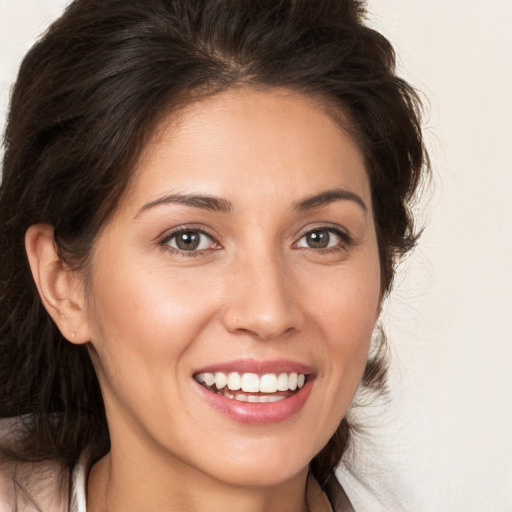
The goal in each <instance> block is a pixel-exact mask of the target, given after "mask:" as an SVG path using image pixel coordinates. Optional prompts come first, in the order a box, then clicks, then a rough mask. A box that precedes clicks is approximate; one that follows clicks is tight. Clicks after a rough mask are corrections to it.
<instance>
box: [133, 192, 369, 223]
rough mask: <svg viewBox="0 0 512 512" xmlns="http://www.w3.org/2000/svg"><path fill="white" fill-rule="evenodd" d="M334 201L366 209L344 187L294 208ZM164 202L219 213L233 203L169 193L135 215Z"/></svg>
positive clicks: (296, 204) (299, 209) (323, 204)
mask: <svg viewBox="0 0 512 512" xmlns="http://www.w3.org/2000/svg"><path fill="white" fill-rule="evenodd" d="M335 201H353V202H355V203H356V204H357V205H359V206H360V207H361V208H362V209H363V211H365V212H366V211H368V208H367V207H366V204H365V202H364V201H363V200H362V199H361V197H360V196H358V195H357V194H355V193H354V192H351V191H350V190H344V189H333V190H327V191H325V192H321V193H320V194H315V195H314V196H310V197H306V198H305V199H303V200H301V201H299V202H297V203H295V205H294V209H295V210H298V211H304V210H312V209H313V208H319V207H321V206H325V205H328V204H330V203H333V202H335ZM164 204H183V205H186V206H192V207H194V208H201V209H203V210H210V211H213V212H219V213H226V214H229V213H232V212H233V204H232V203H231V201H228V200H227V199H222V198H220V197H215V196H206V195H193V194H170V195H167V196H163V197H160V198H158V199H155V200H154V201H150V202H149V203H146V204H145V205H144V206H143V207H142V208H141V209H140V210H139V211H138V212H137V215H136V217H138V216H139V215H140V214H141V213H143V212H145V211H147V210H150V209H151V208H155V207H157V206H160V205H164Z"/></svg>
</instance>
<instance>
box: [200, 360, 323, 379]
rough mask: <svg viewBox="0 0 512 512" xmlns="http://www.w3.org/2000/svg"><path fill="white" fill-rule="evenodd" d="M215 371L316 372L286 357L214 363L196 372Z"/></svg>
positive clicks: (262, 372) (306, 373)
mask: <svg viewBox="0 0 512 512" xmlns="http://www.w3.org/2000/svg"><path fill="white" fill-rule="evenodd" d="M215 372H239V373H256V374H258V375H264V374H265V373H291V372H296V373H302V374H304V375H312V374H314V373H315V371H314V370H313V368H312V367H311V366H308V365H305V364H302V363H297V362H296V361H290V360H286V359H274V360H271V361H258V360H256V359H240V360H238V361H228V362H225V363H217V364H212V365H210V366H205V367H204V368H200V369H198V370H196V371H195V372H194V374H197V373H215Z"/></svg>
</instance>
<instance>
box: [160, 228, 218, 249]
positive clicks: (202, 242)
mask: <svg viewBox="0 0 512 512" xmlns="http://www.w3.org/2000/svg"><path fill="white" fill-rule="evenodd" d="M168 244H169V245H170V246H171V247H173V248H174V249H178V250H180V251H201V250H204V249H208V248H210V247H211V245H212V239H211V238H210V237H209V236H208V235H206V234H205V233H201V231H191V230H190V231H181V232H180V233H177V234H175V235H173V236H172V238H170V239H169V242H168Z"/></svg>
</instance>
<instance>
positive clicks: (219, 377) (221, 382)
mask: <svg viewBox="0 0 512 512" xmlns="http://www.w3.org/2000/svg"><path fill="white" fill-rule="evenodd" d="M227 383H228V379H227V377H226V374H225V373H223V372H216V373H215V387H216V388H217V389H222V388H223V387H225V386H226V384H227Z"/></svg>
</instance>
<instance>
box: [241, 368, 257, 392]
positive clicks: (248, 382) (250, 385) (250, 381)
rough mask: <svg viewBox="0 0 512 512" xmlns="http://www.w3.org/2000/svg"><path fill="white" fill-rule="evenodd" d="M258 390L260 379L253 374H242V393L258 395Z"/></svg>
mask: <svg viewBox="0 0 512 512" xmlns="http://www.w3.org/2000/svg"><path fill="white" fill-rule="evenodd" d="M259 390H260V379H259V377H258V376H257V375H256V374H255V373H244V374H243V375H242V391H245V392H246V393H258V392H259Z"/></svg>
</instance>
